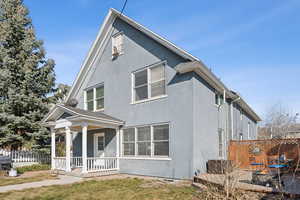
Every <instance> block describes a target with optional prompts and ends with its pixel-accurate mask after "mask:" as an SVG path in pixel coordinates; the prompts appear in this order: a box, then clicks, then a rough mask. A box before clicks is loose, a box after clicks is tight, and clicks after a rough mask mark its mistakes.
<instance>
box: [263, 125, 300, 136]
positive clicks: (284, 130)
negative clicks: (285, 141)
mask: <svg viewBox="0 0 300 200" xmlns="http://www.w3.org/2000/svg"><path fill="white" fill-rule="evenodd" d="M258 138H259V139H272V138H300V124H298V123H295V124H289V125H286V126H281V127H280V128H276V126H273V127H268V125H267V127H259V128H258Z"/></svg>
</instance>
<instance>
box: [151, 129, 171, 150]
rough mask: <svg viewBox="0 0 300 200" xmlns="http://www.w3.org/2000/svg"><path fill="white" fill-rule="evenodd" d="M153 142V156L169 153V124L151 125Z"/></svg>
mask: <svg viewBox="0 0 300 200" xmlns="http://www.w3.org/2000/svg"><path fill="white" fill-rule="evenodd" d="M153 144H154V155H155V156H168V155H169V125H168V124H165V125H158V126H153Z"/></svg>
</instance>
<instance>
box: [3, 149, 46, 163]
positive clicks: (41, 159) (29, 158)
mask: <svg viewBox="0 0 300 200" xmlns="http://www.w3.org/2000/svg"><path fill="white" fill-rule="evenodd" d="M0 155H3V156H9V157H10V158H11V159H12V161H13V162H14V163H27V162H28V163H29V162H36V163H50V162H51V156H50V154H46V153H39V152H33V151H8V150H5V149H0Z"/></svg>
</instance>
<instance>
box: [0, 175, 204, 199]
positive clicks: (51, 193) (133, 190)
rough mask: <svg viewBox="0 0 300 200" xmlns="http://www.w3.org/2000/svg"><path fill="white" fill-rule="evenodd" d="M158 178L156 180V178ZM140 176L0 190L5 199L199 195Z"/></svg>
mask: <svg viewBox="0 0 300 200" xmlns="http://www.w3.org/2000/svg"><path fill="white" fill-rule="evenodd" d="M156 182H157V181H156ZM156 182H155V181H149V180H142V179H132V178H127V179H112V180H102V181H100V180H91V181H84V182H81V183H76V184H72V185H61V186H48V187H42V188H35V189H27V190H23V191H13V192H8V193H0V199H5V200H12V199H13V200H18V199H22V200H37V199H39V200H60V199H63V200H79V199H80V200H84V199H88V200H94V199H100V200H101V199H103V200H104V199H105V200H127V199H136V200H150V199H153V200H154V199H155V200H158V199H160V200H167V199H168V200H169V199H180V200H197V199H202V198H200V197H199V196H198V195H199V193H198V192H197V190H196V189H195V188H193V187H191V186H176V185H173V184H161V183H160V184H156Z"/></svg>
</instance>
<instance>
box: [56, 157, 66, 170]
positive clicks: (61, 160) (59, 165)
mask: <svg viewBox="0 0 300 200" xmlns="http://www.w3.org/2000/svg"><path fill="white" fill-rule="evenodd" d="M53 159H54V168H55V169H59V170H65V169H66V157H54V158H53Z"/></svg>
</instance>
